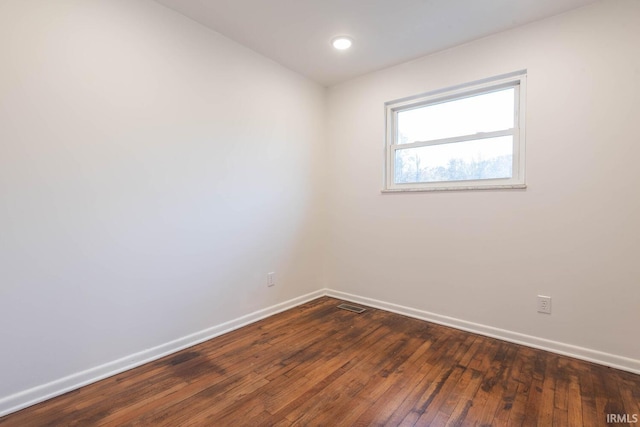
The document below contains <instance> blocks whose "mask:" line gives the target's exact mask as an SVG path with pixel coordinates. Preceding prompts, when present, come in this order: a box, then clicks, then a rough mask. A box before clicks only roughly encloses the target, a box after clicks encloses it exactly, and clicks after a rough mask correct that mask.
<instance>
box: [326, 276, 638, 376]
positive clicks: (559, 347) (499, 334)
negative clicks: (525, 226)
mask: <svg viewBox="0 0 640 427" xmlns="http://www.w3.org/2000/svg"><path fill="white" fill-rule="evenodd" d="M324 294H325V295H327V296H330V297H334V298H339V299H342V300H346V301H350V302H353V303H359V304H363V305H367V306H370V307H374V308H379V309H381V310H386V311H390V312H392V313H397V314H402V315H404V316H408V317H413V318H416V319H421V320H426V321H428V322H433V323H437V324H439V325H444V326H450V327H452V328H456V329H460V330H463V331H467V332H472V333H475V334H479V335H484V336H487V337H491V338H496V339H499V340H503V341H508V342H512V343H515V344H521V345H524V346H527V347H533V348H537V349H540V350H546V351H550V352H552V353H557V354H561V355H563V356H569V357H573V358H576V359H580V360H586V361H587V362H593V363H597V364H599V365H605V366H609V367H611V368H616V369H620V370H622V371H627V372H631V373H634V374H640V360H638V359H631V358H628V357H624V356H618V355H615V354H610V353H605V352H602V351H598V350H592V349H589V348H585V347H578V346H575V345H571V344H565V343H561V342H558V341H552V340H547V339H544V338H538V337H534V336H531V335H525V334H521V333H518V332H513V331H508V330H506V329H500V328H494V327H492V326H487V325H482V324H479V323H474V322H468V321H466V320H461V319H456V318H453V317H448V316H442V315H440V314H435V313H430V312H428V311H423V310H418V309H416V308H411V307H405V306H402V305H398V304H393V303H389V302H384V301H379V300H375V299H372V298H366V297H361V296H358V295H352V294H348V293H345V292H340V291H334V290H332V289H325V290H324Z"/></svg>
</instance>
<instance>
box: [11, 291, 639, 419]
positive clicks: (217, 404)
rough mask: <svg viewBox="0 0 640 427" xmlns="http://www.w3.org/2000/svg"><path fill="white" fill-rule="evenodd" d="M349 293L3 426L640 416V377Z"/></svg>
mask: <svg viewBox="0 0 640 427" xmlns="http://www.w3.org/2000/svg"><path fill="white" fill-rule="evenodd" d="M338 304H339V301H338V300H335V299H332V298H327V297H324V298H320V299H317V300H314V301H312V302H309V303H307V304H304V305H302V306H300V307H297V308H294V309H291V310H288V311H286V312H283V313H280V314H277V315H275V316H272V317H270V318H268V319H265V320H263V321H260V322H257V323H254V324H252V325H249V326H247V327H244V328H242V329H239V330H237V331H234V332H231V333H228V334H226V335H223V336H221V337H218V338H215V339H212V340H210V341H207V342H205V343H203V344H200V345H197V346H195V347H192V348H189V349H187V350H184V351H182V352H180V353H176V354H174V355H171V356H168V357H165V358H163V359H161V360H158V361H155V362H152V363H149V364H147V365H144V366H142V367H139V368H136V369H133V370H131V371H128V372H125V373H122V374H120V375H117V376H114V377H111V378H108V379H106V380H103V381H100V382H98V383H95V384H92V385H89V386H87V387H84V388H82V389H79V390H75V391H72V392H70V393H67V394H65V395H63V396H60V397H57V398H55V399H52V400H49V401H47V402H43V403H41V404H38V405H35V406H32V407H30V408H27V409H25V410H22V411H20V412H17V413H14V414H11V415H9V416H6V417H4V418H0V426H72V425H79V426H93V425H110V426H123V425H153V426H156V425H159V426H163V425H166V426H182V425H205V426H227V425H228V426H260V425H264V426H289V425H318V426H368V425H385V426H387V425H388V426H396V425H402V426H412V425H416V426H429V425H433V426H440V425H482V426H487V425H493V426H512V425H513V426H519V425H525V426H531V425H538V426H583V425H584V426H602V425H607V423H606V414H608V413H613V414H638V416H639V417H640V376H638V375H633V374H630V373H627V372H622V371H618V370H615V369H610V368H606V367H603V366H598V365H594V364H591V363H587V362H582V361H579V360H575V359H571V358H568V357H563V356H559V355H556V354H552V353H547V352H544V351H539V350H534V349H531V348H528V347H523V346H519V345H515V344H510V343H506V342H503V341H499V340H495V339H491V338H486V337H483V336H478V335H473V334H469V333H466V332H461V331H458V330H455V329H451V328H447V327H443V326H439V325H435V324H431V323H427V322H423V321H420V320H416V319H411V318H407V317H403V316H400V315H396V314H392V313H388V312H385V311H381V310H376V309H368V310H367V311H365V312H364V313H363V314H355V313H351V312H348V311H344V310H340V309H337V308H336V306H337V305H338ZM612 425H613V424H612ZM615 425H624V424H615ZM627 425H629V424H627ZM636 425H637V424H636Z"/></svg>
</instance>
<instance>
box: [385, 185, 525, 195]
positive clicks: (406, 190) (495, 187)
mask: <svg viewBox="0 0 640 427" xmlns="http://www.w3.org/2000/svg"><path fill="white" fill-rule="evenodd" d="M525 188H527V184H508V185H483V186H476V185H469V186H451V187H444V186H442V187H414V188H386V189H383V190H381V191H380V192H381V193H382V194H385V193H422V192H433V191H476V190H523V189H525Z"/></svg>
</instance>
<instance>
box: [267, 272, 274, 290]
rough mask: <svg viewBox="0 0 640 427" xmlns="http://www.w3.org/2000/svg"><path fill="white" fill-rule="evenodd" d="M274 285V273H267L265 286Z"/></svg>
mask: <svg viewBox="0 0 640 427" xmlns="http://www.w3.org/2000/svg"><path fill="white" fill-rule="evenodd" d="M275 285H276V273H273V272H271V273H267V287H269V288H270V287H272V286H275Z"/></svg>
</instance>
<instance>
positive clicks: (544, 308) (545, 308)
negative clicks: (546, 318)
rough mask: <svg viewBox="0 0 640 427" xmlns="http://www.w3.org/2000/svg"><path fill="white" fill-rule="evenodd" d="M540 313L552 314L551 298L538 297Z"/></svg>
mask: <svg viewBox="0 0 640 427" xmlns="http://www.w3.org/2000/svg"><path fill="white" fill-rule="evenodd" d="M538 313H545V314H551V297H546V296H544V295H538Z"/></svg>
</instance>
